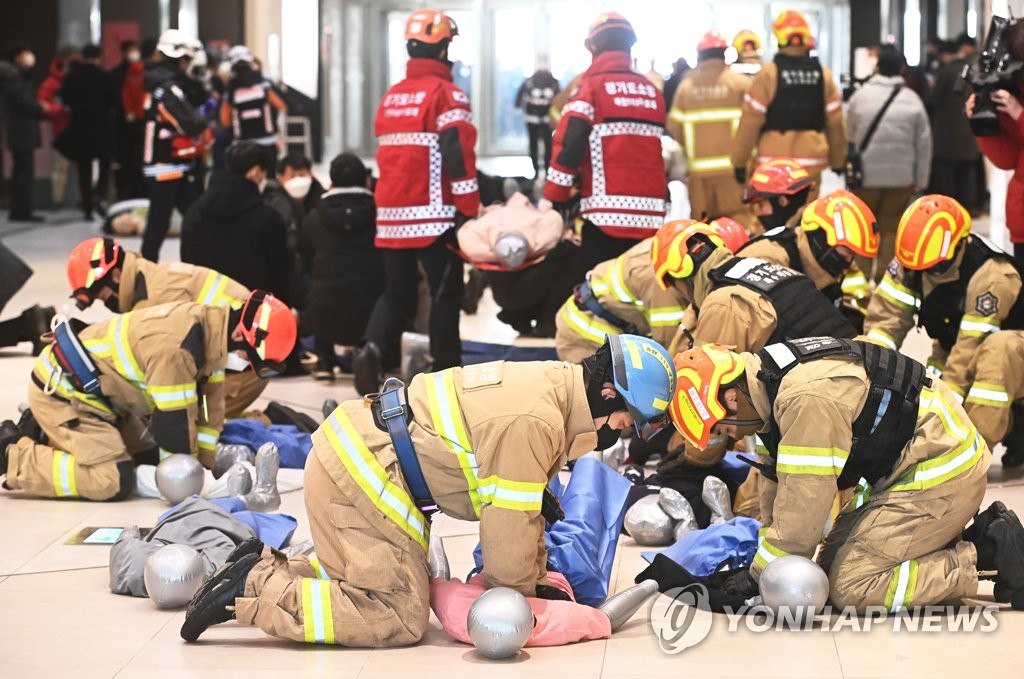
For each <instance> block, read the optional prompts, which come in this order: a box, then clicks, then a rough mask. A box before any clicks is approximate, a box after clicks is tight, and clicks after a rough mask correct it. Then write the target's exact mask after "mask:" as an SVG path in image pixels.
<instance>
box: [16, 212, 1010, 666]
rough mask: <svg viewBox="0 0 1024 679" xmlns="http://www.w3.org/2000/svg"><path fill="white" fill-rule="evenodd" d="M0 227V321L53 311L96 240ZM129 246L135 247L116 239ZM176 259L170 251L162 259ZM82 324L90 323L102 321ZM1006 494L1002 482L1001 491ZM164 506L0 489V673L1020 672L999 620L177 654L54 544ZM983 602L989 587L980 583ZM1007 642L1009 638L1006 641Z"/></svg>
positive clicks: (917, 345)
mask: <svg viewBox="0 0 1024 679" xmlns="http://www.w3.org/2000/svg"><path fill="white" fill-rule="evenodd" d="M13 226H14V225H6V224H3V223H0V234H2V235H5V236H6V237H5V239H4V242H5V243H6V244H7V245H8V246H10V247H11V248H13V249H14V250H15V251H17V252H18V253H20V254H21V255H22V256H23V257H25V258H26V259H27V260H28V261H29V263H30V264H31V265H32V266H33V268H34V269H35V271H36V274H35V276H34V277H33V278H32V279H31V280H30V281H29V283H28V284H27V285H26V286H25V288H24V289H23V290H22V291H21V292H20V293H19V294H18V296H17V297H16V298H15V299H14V300H12V301H11V303H10V304H8V305H7V308H6V309H5V312H4V315H5V316H9V315H10V314H13V313H17V312H18V311H20V310H21V309H22V308H23V307H24V306H26V305H29V304H31V303H33V302H39V303H46V304H53V305H56V306H58V307H59V308H63V309H65V310H66V311H70V309H69V308H68V305H67V302H66V299H67V297H66V296H67V290H66V287H65V286H66V282H65V278H64V260H63V258H64V256H65V255H66V253H67V252H68V251H69V250H70V248H71V247H72V246H73V244H74V243H76V242H77V241H78V240H79V239H81V238H84V237H86V236H89V235H92V234H93V233H94V229H95V227H94V226H92V225H86V224H82V223H76V222H68V223H63V224H60V225H47V226H43V227H41V228H37V229H34V230H31V231H23V232H17V230H15V229H12V227H13ZM128 245H129V247H137V242H135V241H131V240H129V241H128ZM164 255H165V258H166V259H174V258H176V256H177V242H176V241H170V242H168V244H167V246H166V247H165V249H164ZM105 313H106V312H105V311H103V310H93V311H90V313H89V315H88V317H89V318H90V319H98V318H101V317H102V316H103V315H105ZM493 315H494V307H493V303H491V302H490V301H489V299H488V301H486V302H485V303H484V304H483V305H482V306H481V311H480V313H479V314H478V315H477V316H476V317H471V318H466V319H464V322H463V332H464V334H465V335H466V336H467V337H470V338H473V339H482V340H490V341H502V342H507V341H511V340H512V339H513V338H514V333H512V332H511V330H509V329H508V328H507V327H505V326H503V325H501V324H500V323H498V322H497V321H496V320H494V318H493ZM907 348H908V350H909V351H910V352H911V353H912V354H914V355H915V356H917V357H922V356H923V355H924V354H925V353H926V352H927V349H928V343H927V341H926V340H925V338H924V337H923V336H921V335H913V336H912V337H911V338H910V339H909V341H908V345H907ZM30 367H31V358H30V357H29V356H28V355H27V350H26V348H25V346H22V347H18V348H16V349H7V350H3V351H0V371H2V373H0V374H2V377H3V378H2V380H0V415H2V416H4V417H13V416H15V415H16V413H17V411H16V408H17V406H18V404H19V403H20V402H22V401H23V400H24V398H25V385H26V383H27V379H28V375H29V371H30ZM354 395H355V392H354V391H353V389H352V388H351V383H350V382H348V381H346V380H341V381H339V382H337V383H335V385H333V386H331V387H327V386H323V385H320V384H316V383H314V382H313V381H312V380H310V379H305V378H296V379H288V380H279V381H275V382H274V383H272V384H271V386H270V387H269V388H268V390H267V392H266V396H267V397H268V398H273V399H278V400H281V401H284V402H286V403H288V404H291V405H295V406H298V407H302V408H304V409H306V410H308V411H310V412H311V413H312V414H315V413H316V412H317V411H318V410H319V406H320V403H321V402H322V401H323V399H324V398H327V397H332V398H337V399H344V398H347V397H352V396H354ZM1015 476H1019V475H1008V476H1007V477H1006V478H1004V477H1003V475H1002V472H1001V470H999V469H998V468H996V469H995V470H994V471H993V474H992V480H993V484H992V486H991V488H990V491H989V494H988V497H986V500H985V502H986V503H988V502H989V501H991V500H992V499H994V498H1000V499H1002V500H1003V501H1004V502H1006V503H1007V504H1008V505H1009V506H1010V507H1012V508H1015V509H1017V510H1018V511H1021V510H1024V487H1022V486H1015V485H1012V484H1014V483H1018V482H1019V481H1017V480H1015V478H1013V477H1015ZM1007 484H1010V485H1007ZM163 509H164V505H163V504H162V503H160V502H158V501H156V500H131V501H128V502H124V503H120V504H92V503H85V502H54V501H39V500H28V499H22V498H15V497H12V495H11V494H10V493H6V492H3V491H0V540H2V546H0V676H4V677H27V676H32V675H36V676H68V677H114V676H116V677H132V678H135V677H138V678H145V679H154V678H160V677H168V678H170V677H175V678H177V677H184V676H203V677H225V678H226V677H236V676H245V677H252V678H253V679H256V678H261V677H278V676H310V675H330V676H334V677H357V676H358V677H390V676H397V675H403V676H409V675H411V674H416V675H419V676H428V677H433V676H442V675H443V676H445V677H446V678H447V679H458V678H459V677H463V676H465V677H470V676H475V677H482V676H487V677H493V676H526V675H529V676H536V677H539V676H544V677H557V678H558V679H568V678H570V677H577V676H579V677H597V676H601V677H609V678H610V677H637V678H638V679H639V678H641V677H643V678H645V679H649V678H650V677H656V676H673V677H683V676H692V677H711V676H728V677H766V676H771V677H904V676H921V677H929V678H930V679H934V678H935V677H945V676H950V677H953V676H956V677H961V676H963V675H964V674H965V673H970V674H972V675H973V676H977V677H985V678H986V679H988V678H989V677H1003V676H1006V677H1009V676H1016V675H1017V674H1018V673H1019V669H1018V668H1019V667H1020V661H1019V659H1018V655H1019V650H1018V649H1019V648H1020V644H1021V641H1020V640H1021V639H1022V638H1024V614H1021V613H1014V612H1012V611H1002V612H1000V613H999V614H998V617H997V620H998V624H999V628H998V630H997V631H996V632H994V633H990V634H982V633H974V634H970V635H968V634H963V633H961V634H952V633H946V632H936V633H925V632H918V633H911V632H905V631H904V632H893V631H892V630H891V628H885V627H884V626H876V627H874V628H873V629H872V631H871V632H870V633H860V634H858V633H855V632H850V631H843V632H837V633H831V632H822V631H818V630H814V631H801V632H768V633H763V634H754V633H751V632H749V631H742V630H741V631H735V632H730V631H728V629H727V621H726V620H724V619H716V620H715V621H714V625H713V629H712V632H711V634H710V636H709V637H708V639H707V640H705V641H704V642H703V643H702V644H701V645H699V646H696V647H694V648H691V649H688V650H687V651H684V652H683V653H681V654H679V655H674V656H669V655H665V654H663V653H661V652H660V651H659V649H658V645H657V641H656V639H655V637H654V636H653V635H652V633H651V631H650V629H649V627H648V625H647V621H646V610H641V611H640V612H638V613H637V615H636V616H635V618H634V619H633V620H632V621H631V622H630V623H629V624H627V625H626V626H625V627H624V628H623V629H622V630H620V631H619V632H618V633H617V634H615V635H614V637H613V638H612V639H610V640H607V641H595V642H589V643H585V644H579V645H575V646H570V647H563V648H544V649H528V650H527V651H526V652H524V653H523V654H521V656H520V657H518V658H516V659H514V660H511V661H505V662H491V661H486V660H484V659H483V658H481V657H480V656H478V655H477V654H476V653H475V651H473V649H472V648H470V647H468V646H465V645H462V644H458V643H456V642H453V641H452V640H451V639H449V638H448V637H447V635H445V634H444V632H442V631H441V630H440V628H439V626H438V625H437V623H436V621H435V622H434V623H433V625H432V627H431V629H430V631H429V633H428V634H427V636H426V638H425V639H424V640H423V641H422V642H421V643H420V644H419V645H417V646H415V647H412V648H407V649H399V650H374V651H367V650H348V649H340V648H322V647H305V646H301V645H298V644H292V643H287V642H283V641H278V640H275V639H272V638H270V637H268V636H266V635H264V634H263V633H261V632H260V631H259V630H256V629H251V628H243V627H240V626H238V625H236V624H233V623H229V624H226V625H222V626H219V627H217V628H214V629H212V630H211V631H210V632H208V633H207V634H206V635H204V637H203V639H202V642H201V643H199V644H195V645H186V644H184V643H183V642H182V641H181V640H180V638H179V637H178V628H179V626H180V624H181V621H182V618H183V614H182V613H181V612H173V611H172V612H167V611H160V610H157V609H156V608H155V607H154V606H153V605H152V604H151V603H150V601H149V600H146V599H132V598H128V597H120V596H114V595H112V594H110V593H109V591H108V584H107V572H106V568H105V566H106V563H107V549H106V548H104V547H92V546H67V545H65V544H64V542H65V540H66V539H67V538H68V537H69V536H70V535H72V534H74V533H75V532H77V531H78V530H79V529H80V528H81V527H84V526H97V525H124V524H127V523H138V524H140V525H152V523H153V520H154V518H155V517H156V516H157V515H158V514H159V513H160V512H161V511H162V510H163ZM282 511H285V512H287V513H290V514H292V515H294V516H296V517H299V519H300V527H299V530H298V533H297V535H296V538H297V539H302V538H306V537H308V535H309V532H308V524H307V523H306V520H305V516H304V509H303V503H302V497H301V491H300V492H295V493H291V494H287V495H285V496H284V498H283V506H282ZM436 530H437V531H439V532H440V534H441V535H444V536H445V544H446V548H447V552H448V555H449V557H450V559H451V562H452V571H453V573H456V574H461V573H465V572H467V571H468V570H469V568H470V565H471V559H472V557H471V551H472V548H473V546H474V545H475V543H476V527H475V525H474V524H467V523H462V522H456V521H451V520H446V519H444V518H442V519H440V520H439V521H438V522H437V524H436ZM642 567H643V562H642V559H641V558H640V549H639V548H638V547H636V546H635V545H634V544H633V542H632V541H631V540H629V539H623V540H622V543H621V546H620V549H619V552H618V555H617V560H616V564H615V571H614V573H615V575H614V586H613V590H618V589H621V588H625V587H627V586H628V585H629V584H631V582H632V579H633V576H634V575H635V574H636V573H637V572H639V571H640V570H641V569H642ZM982 592H983V593H982V594H981V595H979V598H980V599H981V600H988V601H990V599H987V597H988V596H989V594H990V586H987V585H986V586H983V588H982ZM1018 635H1020V636H1018Z"/></svg>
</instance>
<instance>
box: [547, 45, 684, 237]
mask: <svg viewBox="0 0 1024 679" xmlns="http://www.w3.org/2000/svg"><path fill="white" fill-rule="evenodd" d="M630 64H631V61H630V56H629V54H628V53H627V52H605V53H603V54H600V55H598V56H596V57H594V61H593V63H592V64H591V65H590V68H589V69H587V72H586V73H585V74H584V76H583V79H582V81H581V82H580V85H579V89H578V91H577V92H576V93H575V94H574V95H573V96H572V98H571V99H570V100H569V102H568V103H567V104H566V105H565V108H563V109H562V118H561V120H559V121H558V129H557V130H556V131H555V140H554V146H553V148H552V151H553V153H552V156H553V160H552V163H551V169H550V170H549V171H548V174H547V184H546V185H545V186H544V197H545V198H547V199H548V200H550V201H551V202H553V203H559V202H564V201H566V200H568V199H569V191H570V189H571V188H572V184H573V179H574V178H575V175H576V173H577V172H579V175H580V179H581V184H582V185H581V193H580V197H581V200H580V212H581V214H582V216H583V218H584V219H587V220H589V221H590V222H591V223H593V224H594V225H595V226H597V227H598V228H600V229H601V230H602V231H604V232H605V233H606V234H608V235H609V236H612V237H614V238H629V239H636V240H641V239H643V238H649V237H651V236H653V235H654V234H655V232H657V230H658V228H660V227H661V225H662V223H664V221H665V197H666V193H667V185H666V182H665V166H664V163H663V161H662V157H661V135H662V134H663V132H664V123H665V102H664V100H663V98H662V96H661V92H659V91H658V89H657V88H656V87H655V86H654V85H652V84H651V83H650V81H649V80H647V78H645V77H644V76H642V75H640V74H638V73H636V72H634V71H633V70H632V69H631V68H630Z"/></svg>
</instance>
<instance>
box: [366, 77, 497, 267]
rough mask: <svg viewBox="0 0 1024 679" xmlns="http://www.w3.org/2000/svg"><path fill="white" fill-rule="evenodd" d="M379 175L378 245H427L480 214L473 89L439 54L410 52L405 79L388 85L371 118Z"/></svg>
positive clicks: (376, 192)
mask: <svg viewBox="0 0 1024 679" xmlns="http://www.w3.org/2000/svg"><path fill="white" fill-rule="evenodd" d="M373 127H374V134H375V135H377V167H378V168H379V171H380V178H379V179H378V181H377V188H376V191H375V192H374V200H375V201H376V203H377V239H376V244H377V247H381V248H398V249H413V248H424V247H427V246H428V245H430V244H431V243H433V242H434V241H435V240H437V238H438V237H439V236H441V235H442V234H443V233H444V232H446V231H448V230H449V229H451V228H452V227H453V226H455V213H456V212H458V213H460V214H462V215H463V216H464V217H476V214H477V211H478V210H479V209H480V191H479V187H478V186H477V179H476V152H475V151H474V150H473V147H474V146H475V145H476V128H475V127H474V126H473V114H472V113H471V111H470V107H469V97H468V96H467V95H466V93H465V92H463V91H462V90H460V89H459V88H458V87H457V86H456V85H455V84H454V83H453V82H452V71H451V68H450V67H448V66H446V65H445V64H443V63H441V62H440V61H437V60H436V59H410V60H409V63H408V65H407V66H406V77H405V80H402V81H401V82H399V83H397V84H396V85H394V86H393V87H392V88H391V89H389V90H388V91H387V94H385V95H384V98H383V99H382V100H381V102H380V108H378V109H377V118H376V120H375V121H374V124H373Z"/></svg>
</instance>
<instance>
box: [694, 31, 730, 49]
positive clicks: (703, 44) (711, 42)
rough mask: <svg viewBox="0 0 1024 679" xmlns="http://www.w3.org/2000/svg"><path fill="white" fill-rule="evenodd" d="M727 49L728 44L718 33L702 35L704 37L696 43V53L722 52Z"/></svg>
mask: <svg viewBox="0 0 1024 679" xmlns="http://www.w3.org/2000/svg"><path fill="white" fill-rule="evenodd" d="M727 47H729V43H727V42H726V41H725V38H724V37H723V36H722V34H721V33H719V32H718V31H708V32H707V33H705V34H704V37H702V38H701V39H700V42H699V43H697V51H698V52H704V51H706V50H724V49H726V48H727Z"/></svg>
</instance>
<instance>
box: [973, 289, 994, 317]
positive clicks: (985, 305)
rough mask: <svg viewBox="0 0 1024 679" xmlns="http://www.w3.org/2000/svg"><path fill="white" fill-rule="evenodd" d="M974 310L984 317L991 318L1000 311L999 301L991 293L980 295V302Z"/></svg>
mask: <svg viewBox="0 0 1024 679" xmlns="http://www.w3.org/2000/svg"><path fill="white" fill-rule="evenodd" d="M974 308H975V309H976V310H977V312H978V313H979V314H981V315H982V316H991V315H992V314H994V313H995V312H997V311H999V300H998V299H997V298H996V296H995V295H993V294H992V293H991V292H984V293H982V294H980V295H978V301H977V303H976V304H975V305H974Z"/></svg>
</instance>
